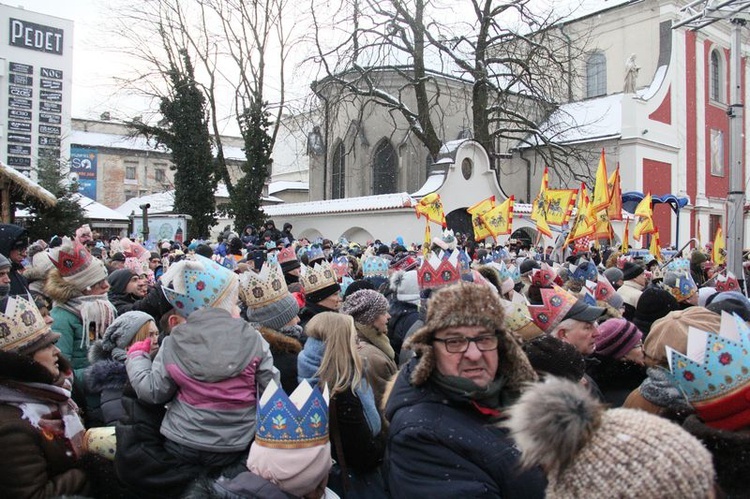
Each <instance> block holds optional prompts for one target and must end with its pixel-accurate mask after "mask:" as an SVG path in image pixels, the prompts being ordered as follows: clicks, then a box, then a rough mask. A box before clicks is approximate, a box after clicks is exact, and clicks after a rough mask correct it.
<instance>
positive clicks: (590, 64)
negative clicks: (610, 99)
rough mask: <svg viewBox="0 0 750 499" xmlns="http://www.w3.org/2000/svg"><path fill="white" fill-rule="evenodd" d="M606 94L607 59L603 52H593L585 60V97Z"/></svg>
mask: <svg viewBox="0 0 750 499" xmlns="http://www.w3.org/2000/svg"><path fill="white" fill-rule="evenodd" d="M606 94H607V58H606V57H605V55H604V52H594V53H592V54H591V55H589V57H588V59H586V97H599V96H600V95H606Z"/></svg>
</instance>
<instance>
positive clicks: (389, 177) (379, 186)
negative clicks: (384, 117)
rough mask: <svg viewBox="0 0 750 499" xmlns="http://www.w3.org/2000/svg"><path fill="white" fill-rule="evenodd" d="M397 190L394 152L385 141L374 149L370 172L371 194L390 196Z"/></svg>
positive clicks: (391, 146) (388, 142)
mask: <svg viewBox="0 0 750 499" xmlns="http://www.w3.org/2000/svg"><path fill="white" fill-rule="evenodd" d="M397 189H398V178H397V171H396V150H395V149H394V148H393V145H391V142H390V141H389V140H387V139H383V140H381V141H380V143H379V144H378V146H377V147H376V148H375V157H374V160H373V171H372V193H373V194H391V193H393V192H396V190H397Z"/></svg>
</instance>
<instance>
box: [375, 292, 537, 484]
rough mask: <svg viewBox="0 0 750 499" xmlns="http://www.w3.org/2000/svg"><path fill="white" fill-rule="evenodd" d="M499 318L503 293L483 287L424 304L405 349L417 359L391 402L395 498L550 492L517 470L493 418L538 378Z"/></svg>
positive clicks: (534, 475)
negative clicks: (417, 326)
mask: <svg viewBox="0 0 750 499" xmlns="http://www.w3.org/2000/svg"><path fill="white" fill-rule="evenodd" d="M503 316H504V311H503V306H502V304H501V303H500V300H499V298H498V296H497V293H496V292H495V291H494V290H493V289H491V288H489V287H487V286H483V285H480V284H474V283H469V282H459V283H457V284H454V285H450V286H448V287H445V288H442V289H440V290H438V291H436V292H435V293H433V295H432V296H431V297H430V299H429V301H428V302H427V314H426V320H425V324H424V326H423V327H422V328H420V329H419V330H418V331H416V332H415V333H414V335H413V336H412V337H411V338H409V340H408V341H407V342H406V343H405V345H404V348H410V349H412V350H413V351H414V352H415V353H416V357H415V358H413V359H412V360H411V361H410V362H409V363H407V364H406V365H404V367H403V368H402V369H401V371H400V372H399V374H398V375H397V377H396V379H395V382H394V385H393V389H392V391H391V393H390V396H387V402H386V404H385V405H386V407H385V415H386V418H387V419H388V420H389V421H390V428H389V435H388V460H389V466H388V481H389V484H390V491H391V495H392V496H393V497H394V498H399V497H404V498H406V497H503V498H509V497H524V498H533V497H543V496H544V488H545V485H546V483H545V480H544V478H543V475H542V474H541V472H540V470H538V469H532V470H529V471H526V472H521V471H520V469H519V460H518V459H519V452H518V451H517V450H516V448H515V447H514V445H513V443H512V440H511V439H510V437H509V436H508V434H507V432H506V431H505V430H504V429H501V428H500V427H499V426H498V424H497V423H498V422H500V421H501V420H502V419H504V417H505V411H506V409H507V407H508V406H509V405H510V404H511V403H513V402H514V401H515V399H516V398H517V397H518V396H519V394H520V392H521V390H523V389H524V387H525V386H526V384H527V383H528V382H531V381H534V380H535V379H536V375H535V373H534V370H533V368H532V367H531V365H530V364H529V361H528V359H527V358H526V355H525V354H524V353H523V351H522V350H521V347H520V344H519V340H518V339H517V338H516V337H515V336H513V335H512V334H511V333H508V332H506V331H505V330H504V329H503Z"/></svg>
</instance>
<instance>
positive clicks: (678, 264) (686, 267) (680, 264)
mask: <svg viewBox="0 0 750 499" xmlns="http://www.w3.org/2000/svg"><path fill="white" fill-rule="evenodd" d="M665 270H666V271H668V272H674V273H676V274H684V273H687V274H689V273H690V260H688V259H687V258H675V259H674V260H672V261H671V262H669V263H668V264H667V267H666V269H665Z"/></svg>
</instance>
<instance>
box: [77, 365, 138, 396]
mask: <svg viewBox="0 0 750 499" xmlns="http://www.w3.org/2000/svg"><path fill="white" fill-rule="evenodd" d="M127 381H128V372H127V370H126V369H125V363H124V362H118V361H116V360H102V361H99V362H96V363H94V364H92V365H91V366H90V367H89V368H88V370H87V371H86V384H87V386H88V388H89V389H90V390H91V391H92V392H94V393H101V392H102V391H104V390H107V389H114V390H118V389H122V388H123V387H124V386H125V383H127Z"/></svg>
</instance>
